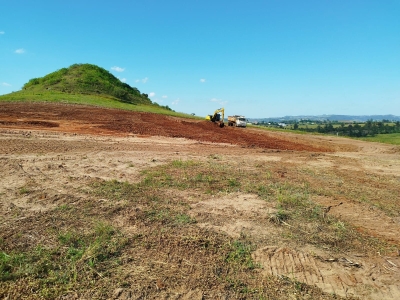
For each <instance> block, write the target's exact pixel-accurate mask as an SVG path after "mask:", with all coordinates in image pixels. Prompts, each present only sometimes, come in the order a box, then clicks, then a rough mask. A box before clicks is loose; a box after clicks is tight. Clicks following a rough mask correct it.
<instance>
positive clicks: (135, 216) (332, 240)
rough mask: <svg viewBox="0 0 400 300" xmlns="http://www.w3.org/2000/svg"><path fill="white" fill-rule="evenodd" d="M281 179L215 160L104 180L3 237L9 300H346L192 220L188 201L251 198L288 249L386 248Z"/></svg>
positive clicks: (266, 170)
mask: <svg viewBox="0 0 400 300" xmlns="http://www.w3.org/2000/svg"><path fill="white" fill-rule="evenodd" d="M238 166H241V167H240V168H239V167H238ZM282 174H284V173H282V170H281V169H280V168H279V164H278V163H276V164H275V163H273V162H271V163H268V164H267V163H265V164H261V165H260V164H258V165H257V166H248V167H247V168H244V167H242V164H241V162H233V163H232V162H231V163H227V162H226V161H224V159H223V157H220V158H218V159H214V158H213V157H210V158H209V159H208V160H207V161H205V162H198V161H190V160H189V161H181V160H176V161H172V162H171V163H169V164H166V165H159V166H155V167H152V168H150V169H148V170H146V171H144V172H143V173H142V179H141V181H140V182H138V183H128V182H120V181H117V180H111V181H102V180H95V181H93V182H92V183H91V184H90V186H89V187H87V189H86V193H87V198H86V199H85V201H78V200H76V199H75V200H74V201H75V202H74V205H65V206H59V207H57V208H55V209H54V210H52V211H48V212H45V213H42V214H37V215H35V216H34V217H31V218H26V219H22V220H20V221H17V220H16V221H15V223H10V224H9V225H7V226H3V227H2V229H4V230H2V232H1V235H0V237H1V238H2V241H3V242H2V243H1V244H0V246H1V247H0V263H1V265H0V267H1V280H0V297H3V298H5V297H8V296H10V297H14V298H20V297H21V296H22V295H26V294H27V293H29V294H30V295H31V298H37V299H40V298H45V299H54V298H57V297H61V296H65V297H67V296H68V294H69V293H77V295H78V297H80V298H88V299H89V298H100V299H104V298H112V297H113V294H114V292H115V290H118V291H120V292H121V293H128V294H129V293H130V294H131V295H135V296H137V297H138V298H140V297H141V298H160V297H166V298H168V297H172V295H177V293H178V291H182V292H181V294H180V296H181V297H184V296H187V295H185V293H187V291H189V290H190V291H196V290H197V291H201V292H202V293H204V295H206V296H204V298H207V297H208V299H216V298H221V297H222V296H224V297H226V298H232V299H289V298H291V297H292V298H293V297H297V298H300V299H301V298H305V297H308V298H310V299H338V298H340V297H337V296H335V295H328V294H325V293H323V292H321V290H319V289H318V288H316V287H311V286H307V285H305V284H302V283H299V282H297V281H295V280H291V279H289V278H286V277H273V276H270V277H265V276H264V275H262V274H261V272H260V271H261V266H260V265H258V264H257V263H256V262H255V261H254V260H253V259H252V256H251V254H252V252H253V251H254V250H255V249H256V248H257V246H258V243H259V240H257V238H255V237H252V236H246V235H241V236H240V237H239V238H236V239H234V238H232V237H230V236H228V235H226V234H223V233H217V232H215V231H213V230H208V229H205V228H200V227H199V226H197V221H196V219H195V218H194V217H193V216H192V215H191V214H190V203H191V202H190V201H191V200H190V199H189V197H187V196H186V195H187V193H191V192H192V193H195V194H196V195H198V197H200V198H201V199H207V198H209V197H210V196H214V197H213V199H215V201H218V199H219V197H220V196H224V195H225V196H226V195H228V194H229V193H236V192H240V193H252V194H256V195H258V196H259V197H261V198H262V199H264V200H265V201H267V202H269V203H270V204H271V205H274V206H276V208H277V212H276V214H275V216H271V221H273V222H271V223H270V224H267V225H268V226H277V227H279V228H280V230H279V232H282V233H283V236H284V238H285V239H286V240H288V241H289V242H292V243H297V244H304V243H310V244H314V245H316V246H319V247H331V248H335V247H336V248H337V249H340V250H341V251H343V250H346V249H351V250H354V249H356V250H359V249H366V251H370V250H371V249H374V250H376V249H377V248H378V247H381V246H382V243H380V242H379V241H376V242H375V241H373V240H371V239H368V238H365V237H364V236H362V235H361V234H359V233H358V232H356V231H355V230H353V229H352V228H351V226H349V225H348V224H346V223H344V222H341V221H340V220H338V219H336V218H333V217H331V216H329V215H326V214H325V213H324V210H323V208H322V207H320V206H318V205H316V204H315V203H314V202H312V201H311V199H312V196H313V195H314V193H315V191H314V190H313V188H312V187H311V185H310V184H308V183H307V182H305V181H304V180H299V179H297V175H296V174H294V175H293V177H292V178H290V177H289V176H291V175H290V174H286V173H285V174H286V175H285V176H283V175H282ZM179 192H180V193H179ZM110 222H115V224H118V226H121V227H122V228H124V232H120V231H119V230H118V229H117V225H114V226H111V223H110ZM265 222H268V220H265ZM120 224H123V225H120ZM14 228H19V233H18V234H17V233H15V232H14ZM32 236H35V237H38V236H39V237H43V238H35V239H32V238H31V237H32ZM379 249H380V248H379ZM381 253H383V252H381ZM32 291H33V292H32ZM202 295H203V294H202Z"/></svg>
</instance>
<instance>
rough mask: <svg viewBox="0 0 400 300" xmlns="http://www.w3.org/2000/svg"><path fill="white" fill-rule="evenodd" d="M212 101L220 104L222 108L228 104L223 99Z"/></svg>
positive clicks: (213, 99)
mask: <svg viewBox="0 0 400 300" xmlns="http://www.w3.org/2000/svg"><path fill="white" fill-rule="evenodd" d="M210 101H211V102H215V103H218V104H219V105H221V106H222V105H225V104H227V103H228V101H224V100H222V99H217V98H212V99H211V100H210Z"/></svg>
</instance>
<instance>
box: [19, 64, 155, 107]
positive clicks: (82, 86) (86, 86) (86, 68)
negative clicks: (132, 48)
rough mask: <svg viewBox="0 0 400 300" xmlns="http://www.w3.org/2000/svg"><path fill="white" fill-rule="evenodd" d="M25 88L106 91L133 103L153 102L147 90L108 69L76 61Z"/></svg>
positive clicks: (88, 93) (74, 91) (78, 92)
mask: <svg viewBox="0 0 400 300" xmlns="http://www.w3.org/2000/svg"><path fill="white" fill-rule="evenodd" d="M22 89H23V90H24V91H25V92H27V91H32V92H36V93H37V92H40V91H58V92H62V93H66V94H84V95H102V96H110V97H113V98H116V99H118V100H120V101H123V102H127V103H132V104H152V102H151V100H150V99H149V98H148V95H147V94H141V93H140V91H139V90H138V89H137V88H134V87H131V86H130V85H128V84H126V83H124V82H121V81H120V80H119V79H118V78H116V77H115V76H114V75H112V74H111V73H110V72H108V71H107V70H105V69H103V68H101V67H98V66H96V65H92V64H74V65H72V66H70V67H69V68H62V69H60V70H58V71H55V72H53V73H50V74H48V75H46V76H44V77H40V78H33V79H31V80H29V82H28V83H26V84H25V85H24V86H23V88H22Z"/></svg>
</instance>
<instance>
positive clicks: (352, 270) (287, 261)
mask: <svg viewBox="0 0 400 300" xmlns="http://www.w3.org/2000/svg"><path fill="white" fill-rule="evenodd" d="M253 257H254V259H255V260H256V261H257V262H260V263H261V265H262V267H263V273H264V274H265V275H273V276H279V277H283V278H284V277H288V278H290V279H292V280H296V281H298V282H303V283H306V284H309V285H316V286H317V287H319V288H321V289H322V290H323V291H325V292H328V293H335V294H337V295H340V296H343V297H347V296H356V297H362V299H400V281H399V280H398V279H395V278H394V277H393V276H392V275H393V274H394V273H396V274H398V273H400V269H399V268H398V267H395V266H397V265H399V263H400V258H396V257H394V258H390V260H389V259H385V258H381V259H380V260H379V261H377V262H375V264H371V263H367V262H361V263H355V262H353V261H351V260H350V259H347V258H344V257H340V258H337V259H333V258H330V259H324V258H322V257H321V256H317V255H315V254H314V255H311V254H309V253H306V252H302V251H296V250H294V249H290V248H286V247H276V246H267V247H264V248H261V249H258V250H256V251H255V252H254V254H253ZM388 262H390V263H391V264H390V263H388ZM397 277H398V276H397Z"/></svg>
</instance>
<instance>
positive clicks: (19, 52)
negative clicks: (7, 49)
mask: <svg viewBox="0 0 400 300" xmlns="http://www.w3.org/2000/svg"><path fill="white" fill-rule="evenodd" d="M15 53H17V54H23V53H25V49H23V48H21V49H17V50H15Z"/></svg>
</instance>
